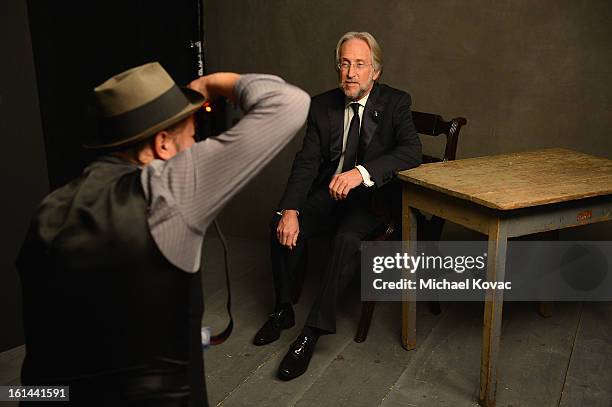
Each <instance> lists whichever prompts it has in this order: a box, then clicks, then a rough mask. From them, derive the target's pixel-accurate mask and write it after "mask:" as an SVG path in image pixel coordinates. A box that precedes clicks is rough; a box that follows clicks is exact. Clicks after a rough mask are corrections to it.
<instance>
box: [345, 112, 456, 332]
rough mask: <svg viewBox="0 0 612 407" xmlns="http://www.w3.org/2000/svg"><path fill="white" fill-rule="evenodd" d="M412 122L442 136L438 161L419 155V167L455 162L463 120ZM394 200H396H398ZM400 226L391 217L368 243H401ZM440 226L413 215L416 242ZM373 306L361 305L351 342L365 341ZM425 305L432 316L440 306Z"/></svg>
mask: <svg viewBox="0 0 612 407" xmlns="http://www.w3.org/2000/svg"><path fill="white" fill-rule="evenodd" d="M412 121H413V122H414V126H415V127H416V130H417V132H418V133H419V134H422V135H425V136H433V137H438V136H440V135H444V136H446V145H445V148H444V155H443V156H442V157H433V156H430V155H425V154H423V164H426V163H433V162H440V161H450V160H454V159H455V156H456V154H457V140H458V139H459V132H460V131H461V127H462V126H465V125H466V124H467V120H466V119H465V118H464V117H456V118H454V119H452V120H450V121H445V120H444V119H443V118H442V116H440V115H437V114H433V113H423V112H414V111H413V112H412ZM397 199H398V200H399V199H400V197H399V196H398V197H397ZM401 224H402V223H401V221H400V220H399V219H397V217H396V216H394V219H393V220H392V221H391V222H390V223H389V224H388V225H387V228H386V230H385V232H384V233H383V234H381V235H378V236H375V237H373V238H372V239H371V240H377V241H382V240H397V239H398V238H399V239H401ZM443 226H444V219H441V218H439V217H437V216H432V217H431V219H429V220H428V219H427V218H426V217H425V216H424V215H423V214H421V213H420V212H419V213H417V233H418V239H419V240H427V241H433V240H439V239H440V236H441V235H442V228H443ZM375 305H376V302H375V301H364V302H363V303H362V306H361V317H360V319H359V326H358V327H357V333H356V334H355V342H363V341H365V340H366V338H367V336H368V330H369V329H370V323H371V322H372V315H373V313H374V306H375ZM429 305H430V308H431V310H432V312H433V313H434V314H439V313H440V304H439V303H438V302H431V303H430V304H429Z"/></svg>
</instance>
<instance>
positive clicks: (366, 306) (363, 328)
mask: <svg viewBox="0 0 612 407" xmlns="http://www.w3.org/2000/svg"><path fill="white" fill-rule="evenodd" d="M375 306H376V302H375V301H364V302H363V303H362V305H361V317H360V318H359V326H358V327H357V333H356V334H355V342H357V343H361V342H363V341H365V340H366V338H367V337H368V331H369V330H370V324H371V323H372V314H373V313H374V307H375Z"/></svg>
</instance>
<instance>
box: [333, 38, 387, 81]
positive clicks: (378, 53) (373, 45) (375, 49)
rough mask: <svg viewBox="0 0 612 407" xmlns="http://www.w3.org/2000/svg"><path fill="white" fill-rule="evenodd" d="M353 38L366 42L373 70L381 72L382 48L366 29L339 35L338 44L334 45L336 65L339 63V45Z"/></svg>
mask: <svg viewBox="0 0 612 407" xmlns="http://www.w3.org/2000/svg"><path fill="white" fill-rule="evenodd" d="M354 38H356V39H359V40H363V41H365V42H366V44H368V47H370V51H371V53H372V67H373V68H374V71H375V72H380V73H381V74H382V69H383V53H382V49H381V48H380V45H378V42H377V41H376V38H374V36H373V35H372V34H370V33H369V32H366V31H361V32H357V31H349V32H347V33H346V34H344V35H343V36H342V37H340V40H338V45H336V67H337V66H338V64H339V63H340V47H341V46H342V44H344V43H345V42H346V41H348V40H352V39H354ZM336 69H337V68H336Z"/></svg>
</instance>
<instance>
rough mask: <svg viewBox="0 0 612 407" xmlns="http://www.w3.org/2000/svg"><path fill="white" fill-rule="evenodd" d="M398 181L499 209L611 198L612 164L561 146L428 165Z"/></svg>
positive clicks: (408, 171) (403, 175)
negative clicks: (603, 196) (605, 196)
mask: <svg viewBox="0 0 612 407" xmlns="http://www.w3.org/2000/svg"><path fill="white" fill-rule="evenodd" d="M398 177H399V178H400V179H401V180H403V181H406V182H410V183H413V184H417V185H421V186H423V187H426V188H429V189H432V190H436V191H440V192H443V193H445V194H448V195H451V196H455V197H457V198H461V199H466V200H469V201H472V202H476V203H478V204H480V205H484V206H487V207H490V208H493V209H499V210H512V209H519V208H525V207H530V206H537V205H545V204H551V203H557V202H564V201H571V200H577V199H583V198H589V197H594V196H601V195H609V194H612V160H608V159H606V158H601V157H595V156H592V155H588V154H584V153H579V152H576V151H572V150H566V149H562V148H551V149H545V150H537V151H527V152H521V153H513V154H502V155H493V156H485V157H477V158H468V159H463V160H455V161H447V162H441V163H433V164H423V165H421V166H420V167H417V168H412V169H410V170H406V171H402V172H400V173H399V174H398Z"/></svg>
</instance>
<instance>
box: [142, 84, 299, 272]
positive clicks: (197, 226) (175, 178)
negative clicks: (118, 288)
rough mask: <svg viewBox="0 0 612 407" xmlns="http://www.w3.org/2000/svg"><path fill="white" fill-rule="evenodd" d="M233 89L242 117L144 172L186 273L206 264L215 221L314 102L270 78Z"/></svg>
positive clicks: (161, 225) (158, 220) (169, 248)
mask: <svg viewBox="0 0 612 407" xmlns="http://www.w3.org/2000/svg"><path fill="white" fill-rule="evenodd" d="M234 92H235V95H236V99H237V100H238V103H239V105H240V107H241V108H242V109H243V111H245V112H246V115H245V116H244V117H243V118H242V120H240V122H238V123H237V124H236V125H235V126H234V127H232V128H231V129H229V130H227V131H226V132H224V133H222V134H220V135H219V136H216V137H211V138H207V139H205V140H203V141H201V142H199V143H196V144H195V145H193V146H192V147H191V148H189V149H187V150H184V151H182V152H181V153H179V154H177V155H176V156H175V157H173V158H172V159H170V160H168V161H162V160H154V161H153V162H151V163H150V164H148V165H147V166H145V167H144V168H143V170H142V175H141V181H142V185H143V188H144V193H145V199H146V201H147V206H148V211H149V212H148V220H149V228H150V232H151V235H152V236H153V239H154V240H155V242H156V244H157V246H158V247H159V249H160V250H161V252H162V253H163V255H164V256H165V257H166V258H167V259H168V260H169V261H170V262H171V263H172V264H174V265H175V266H177V267H179V268H180V269H182V270H185V271H187V272H196V271H198V270H199V268H200V260H201V259H200V253H201V247H202V241H203V238H204V234H205V233H206V229H207V228H208V226H209V225H210V223H211V222H212V221H213V219H214V218H215V217H216V216H217V215H218V213H219V212H220V211H221V209H222V208H223V207H224V206H225V204H227V203H228V202H229V201H230V199H231V198H232V197H234V196H235V195H236V193H238V191H240V189H242V188H243V187H244V186H245V185H246V184H247V183H248V182H249V181H250V180H251V179H252V178H254V177H255V176H256V175H257V174H258V173H259V171H260V170H261V169H262V168H263V167H264V166H265V165H266V164H267V163H268V162H269V161H270V160H272V158H274V156H276V154H277V153H278V152H279V151H280V150H281V149H282V148H283V147H284V146H285V145H286V144H287V143H288V142H289V140H291V138H292V137H293V136H294V135H295V134H296V132H297V131H298V130H299V129H300V128H301V127H302V125H303V124H304V121H305V120H306V115H307V113H308V107H309V105H310V97H309V96H308V94H306V93H305V92H304V91H302V90H301V89H298V88H296V87H294V86H292V85H289V84H287V83H285V82H284V81H283V80H282V79H280V78H279V77H276V76H271V75H259V74H249V75H242V76H241V77H240V79H239V80H238V82H237V83H236V88H235V90H234Z"/></svg>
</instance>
